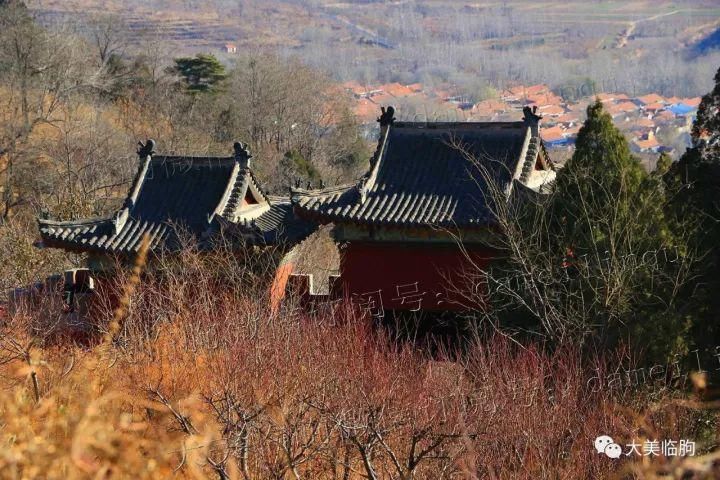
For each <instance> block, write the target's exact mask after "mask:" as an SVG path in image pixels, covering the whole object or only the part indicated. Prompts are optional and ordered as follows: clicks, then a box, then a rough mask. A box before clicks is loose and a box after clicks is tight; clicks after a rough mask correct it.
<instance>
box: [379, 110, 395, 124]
mask: <svg viewBox="0 0 720 480" xmlns="http://www.w3.org/2000/svg"><path fill="white" fill-rule="evenodd" d="M380 111H381V112H382V113H381V114H380V116H379V117H378V118H377V122H378V123H379V124H380V126H381V127H387V126H389V125H392V124H393V123H394V122H395V108H394V107H393V106H389V107H387V109H385V107H380Z"/></svg>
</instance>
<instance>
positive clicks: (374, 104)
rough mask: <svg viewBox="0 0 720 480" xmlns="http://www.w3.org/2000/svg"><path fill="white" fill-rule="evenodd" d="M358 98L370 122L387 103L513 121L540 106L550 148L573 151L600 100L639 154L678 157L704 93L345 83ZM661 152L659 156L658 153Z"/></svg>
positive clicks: (434, 113)
mask: <svg viewBox="0 0 720 480" xmlns="http://www.w3.org/2000/svg"><path fill="white" fill-rule="evenodd" d="M341 87H342V88H343V89H344V90H345V91H346V92H347V94H348V95H349V97H350V98H351V99H352V102H353V111H354V113H355V114H356V115H357V117H358V118H359V119H360V121H361V122H362V123H364V124H374V122H375V119H376V117H377V112H378V110H379V108H380V106H383V105H402V106H403V107H404V111H403V112H402V113H403V115H404V116H405V117H406V118H407V119H415V120H416V121H423V120H426V119H427V121H433V120H438V119H443V120H446V121H468V122H476V121H483V122H486V121H513V120H516V119H517V118H518V117H519V116H521V114H522V108H523V107H524V106H530V107H537V111H538V114H539V115H542V117H543V120H542V129H541V136H542V139H543V142H544V144H545V146H546V147H547V148H550V149H554V150H555V154H556V155H557V156H558V157H560V158H562V157H563V156H564V155H563V153H562V152H561V151H560V150H562V149H564V150H572V147H573V145H574V143H575V139H576V137H577V134H578V131H579V130H580V127H581V126H582V123H583V122H584V121H585V110H586V109H587V107H588V105H589V104H590V103H592V102H594V101H595V99H599V100H600V101H601V102H602V103H603V105H604V106H605V109H606V111H607V112H608V113H609V114H610V115H611V116H612V119H613V121H614V123H615V125H617V127H618V128H619V129H620V130H621V131H622V132H623V133H624V134H625V136H626V138H627V139H628V141H629V142H630V146H631V148H632V150H633V152H635V153H637V154H658V153H663V152H665V153H667V154H669V155H670V156H671V157H677V156H678V155H680V154H682V153H683V152H684V151H685V148H686V147H690V145H691V138H690V130H691V128H692V124H693V121H694V119H695V115H696V114H697V109H698V106H699V105H700V100H701V98H700V97H693V98H678V97H663V96H661V95H658V94H657V93H649V94H646V95H641V96H637V97H631V96H628V95H626V94H624V93H606V92H591V93H590V94H587V95H584V96H583V97H581V98H580V99H578V100H577V101H573V102H571V101H566V100H565V99H564V98H563V97H561V96H560V95H558V94H556V93H554V92H553V91H552V90H551V88H550V87H549V86H547V85H544V84H537V85H528V86H523V85H518V86H515V87H511V88H508V89H507V90H502V91H501V92H499V94H498V96H497V98H489V99H486V100H482V101H479V102H471V101H468V100H467V97H465V96H464V95H463V94H461V93H459V90H458V89H457V88H453V87H452V86H450V87H448V88H446V89H440V88H425V87H424V86H423V85H422V84H421V83H414V84H410V85H402V84H400V83H388V84H383V85H361V84H360V83H358V82H355V81H349V82H345V83H343V84H341ZM655 156H657V155H655ZM650 164H651V165H652V163H650Z"/></svg>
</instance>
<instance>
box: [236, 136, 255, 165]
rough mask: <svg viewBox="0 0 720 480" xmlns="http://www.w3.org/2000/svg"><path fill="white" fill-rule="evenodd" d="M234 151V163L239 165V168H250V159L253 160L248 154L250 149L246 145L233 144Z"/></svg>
mask: <svg viewBox="0 0 720 480" xmlns="http://www.w3.org/2000/svg"><path fill="white" fill-rule="evenodd" d="M233 149H234V150H235V161H236V162H238V163H239V164H240V168H250V159H251V158H253V157H252V155H251V154H250V147H249V146H248V144H247V143H243V142H235V143H234V144H233Z"/></svg>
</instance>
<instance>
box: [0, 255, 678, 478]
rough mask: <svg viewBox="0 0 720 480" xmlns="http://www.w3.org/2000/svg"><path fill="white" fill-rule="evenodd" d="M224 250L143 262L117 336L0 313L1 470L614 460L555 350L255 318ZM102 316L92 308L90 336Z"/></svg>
mask: <svg viewBox="0 0 720 480" xmlns="http://www.w3.org/2000/svg"><path fill="white" fill-rule="evenodd" d="M227 259H228V256H224V255H217V256H212V258H208V257H206V258H201V257H200V256H199V255H195V254H187V255H184V256H183V258H182V259H180V260H178V261H165V260H162V261H160V262H157V264H156V266H155V267H154V268H153V269H152V271H150V272H148V273H147V274H146V276H145V278H144V281H143V282H142V283H141V284H140V286H139V288H138V289H137V290H136V291H135V292H134V293H133V296H132V301H131V302H130V308H129V311H128V314H127V315H126V316H124V318H123V319H122V320H123V322H122V329H121V331H120V334H119V335H118V336H116V337H115V340H114V341H113V342H112V343H111V344H108V343H107V342H105V343H103V344H101V345H100V347H95V348H94V349H92V350H88V349H87V348H75V347H71V346H68V345H61V346H58V345H57V343H58V342H55V343H56V346H54V347H50V346H48V345H49V344H47V343H46V347H45V348H44V349H42V350H41V349H34V348H33V347H32V346H31V345H30V343H24V342H29V341H30V339H29V337H28V335H27V332H28V329H27V326H28V325H31V324H32V325H35V326H36V329H35V332H36V333H37V332H39V331H41V330H42V329H41V328H37V327H38V326H39V325H41V324H42V322H43V321H44V319H43V318H41V317H42V316H43V315H47V310H45V313H42V312H41V311H39V310H38V311H33V312H26V313H25V314H22V315H20V314H19V315H17V316H16V317H15V318H14V319H13V321H11V322H9V324H8V325H6V326H5V328H6V330H5V332H4V333H5V334H6V335H5V336H4V337H3V340H2V341H1V342H0V347H2V352H3V357H2V358H0V360H1V361H0V372H2V375H3V377H2V381H3V383H6V384H7V386H12V387H14V392H15V393H14V394H12V395H10V396H8V397H6V398H5V400H7V401H8V402H7V404H6V405H9V407H7V406H6V407H0V424H3V425H9V426H10V427H11V428H14V429H19V433H18V431H15V432H13V431H12V430H11V429H10V428H9V427H3V428H0V435H1V436H0V438H2V440H0V441H2V442H3V444H4V442H5V440H6V438H5V437H6V436H7V435H8V434H11V435H17V437H16V438H18V439H19V440H18V441H17V442H16V443H14V444H13V448H12V449H11V450H10V452H11V455H2V454H0V470H3V469H4V468H11V469H12V470H11V471H13V472H17V474H16V475H14V476H13V475H11V478H20V477H21V476H22V474H25V473H27V472H32V471H34V470H32V468H33V465H34V464H33V462H34V461H35V462H38V465H46V466H47V468H48V469H52V468H60V469H61V470H58V471H60V472H62V475H59V476H65V477H66V478H84V476H85V475H90V474H93V475H94V474H98V473H99V472H106V471H114V472H116V473H118V474H119V475H120V476H122V475H123V473H122V472H125V473H126V474H127V473H128V472H131V471H134V472H143V474H142V475H138V476H139V477H144V478H164V477H165V476H166V475H168V474H169V472H170V471H172V470H175V469H176V470H177V472H178V474H179V475H182V476H183V477H186V478H201V477H203V476H208V478H212V477H213V476H214V477H215V478H217V477H218V476H219V478H241V479H245V480H247V479H250V478H274V479H285V478H294V479H299V478H309V479H315V478H320V479H322V478H328V479H353V478H377V479H385V478H388V479H411V478H414V479H438V478H507V479H537V478H567V479H579V478H605V477H607V476H608V475H609V474H610V473H611V472H612V470H613V467H616V466H617V465H618V464H617V463H614V462H613V461H612V460H610V459H608V458H607V457H605V456H603V455H598V454H597V453H595V452H594V450H593V449H592V440H593V439H594V438H595V436H597V435H598V434H599V433H605V432H612V433H613V434H614V435H618V436H622V437H623V438H632V437H633V434H634V433H637V429H636V427H635V426H634V422H635V419H634V418H633V416H632V415H628V414H626V413H624V412H622V411H619V410H618V409H616V408H614V407H613V402H612V398H610V395H609V394H608V392H604V391H600V392H591V391H589V389H588V388H587V380H588V376H589V375H588V373H587V372H588V370H586V369H584V368H583V362H582V361H581V356H580V354H579V353H578V352H577V351H575V350H574V349H572V348H567V349H559V350H557V351H555V352H554V353H547V352H544V351H541V350H540V349H537V348H534V347H527V348H521V347H519V346H518V345H517V344H515V343H513V342H511V341H509V340H507V339H505V338H502V337H497V338H493V339H489V340H487V339H486V340H485V341H484V342H478V343H476V344H475V345H474V346H473V347H471V348H470V349H469V352H468V353H467V354H465V355H462V357H461V358H460V359H459V360H458V359H457V358H456V359H455V360H453V361H449V360H445V359H444V358H443V357H442V356H439V355H434V356H432V357H431V356H429V355H428V354H426V353H425V352H423V351H421V350H419V349H417V348H415V347H414V346H412V345H409V344H400V345H398V344H396V343H394V342H391V341H389V340H388V338H387V336H386V335H385V334H384V333H383V332H382V331H379V330H378V329H377V328H373V327H372V326H370V325H369V324H368V323H367V322H366V321H364V320H363V319H361V318H359V317H358V316H356V315H355V314H354V313H353V311H352V309H346V310H342V309H340V310H339V311H336V312H335V315H334V316H331V315H328V314H319V315H309V314H305V313H302V312H300V311H299V310H297V309H293V308H292V305H285V306H284V309H283V310H281V311H279V312H278V313H277V315H270V314H269V313H268V309H267V290H268V289H267V285H269V282H268V281H269V279H270V277H271V275H270V273H271V270H266V269H263V268H261V267H255V268H243V269H239V268H237V267H236V264H235V262H234V261H229V260H227ZM211 267H212V268H211ZM208 272H213V273H212V274H210V273H208ZM218 285H224V286H225V287H226V288H224V289H218ZM219 292H221V293H219ZM109 318H111V317H110V315H109V313H108V320H109ZM103 325H108V321H107V320H103V319H102V318H98V319H97V325H96V328H97V329H98V333H101V332H102V331H104V330H105V328H104V327H103ZM111 325H112V324H111ZM117 326H119V325H117ZM114 328H115V327H111V328H110V333H112V331H113V330H114ZM59 331H61V329H59V328H55V330H54V332H59ZM45 340H46V341H47V340H48V339H47V338H46V339H45ZM36 341H37V337H36ZM110 346H111V348H108V347H110ZM13 352H14V353H13ZM446 358H450V357H449V356H447V357H446ZM30 375H34V377H31V376H30ZM25 378H27V379H28V383H24V379H25ZM32 378H37V379H39V391H38V397H39V402H40V403H39V404H40V405H45V406H44V407H42V408H41V409H40V410H38V409H37V408H35V407H33V403H34V402H33V393H32V392H33V389H32V381H31V380H32ZM4 395H5V394H4V393H3V394H1V395H0V396H4ZM48 402H50V403H48ZM48 405H52V406H48ZM87 405H94V407H93V408H94V410H92V409H91V410H87V408H86V406H87ZM88 408H89V407H88ZM58 412H65V417H62V418H60V419H58V417H57V415H58ZM11 415H14V416H15V417H17V418H22V419H23V421H24V422H26V424H27V425H31V426H35V427H39V426H42V425H46V426H47V428H46V430H47V431H45V432H44V433H41V435H43V436H45V437H44V438H45V442H47V443H48V444H51V445H52V449H51V450H47V449H46V451H51V452H52V453H39V452H40V450H38V449H39V448H40V447H39V446H38V445H37V444H34V443H33V438H34V436H33V435H28V434H27V433H28V432H29V431H30V430H29V429H28V430H27V431H23V430H22V428H23V427H21V424H20V421H19V420H18V419H17V418H15V417H13V418H15V420H12V419H10V418H9V417H8V416H11ZM678 418H680V417H678ZM11 420H12V421H11ZM669 428H672V429H680V428H682V421H678V422H676V423H675V424H674V425H672V426H671V427H669ZM88 435H90V437H88ZM93 435H95V437H92V436H93ZM103 442H109V444H108V445H105V444H104V443H103ZM45 447H47V446H45ZM45 447H43V448H45ZM33 455H35V456H33ZM38 458H40V459H41V460H38ZM50 460H52V461H50ZM148 465H152V468H150V467H148ZM108 475H110V474H108Z"/></svg>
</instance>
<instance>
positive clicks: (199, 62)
mask: <svg viewBox="0 0 720 480" xmlns="http://www.w3.org/2000/svg"><path fill="white" fill-rule="evenodd" d="M174 70H175V72H176V73H177V74H178V75H180V76H181V77H182V78H183V80H184V81H185V84H186V86H187V90H188V92H190V93H207V92H214V91H216V90H217V89H218V88H219V86H220V84H221V83H222V81H223V80H225V79H226V78H227V76H228V75H227V72H226V71H225V67H224V66H223V64H222V63H220V61H219V60H218V59H217V58H215V56H214V55H211V54H198V55H196V56H195V57H189V58H188V57H184V58H176V59H175V68H174Z"/></svg>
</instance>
